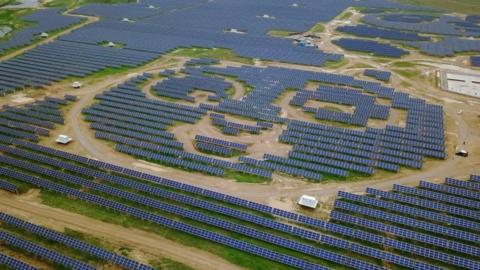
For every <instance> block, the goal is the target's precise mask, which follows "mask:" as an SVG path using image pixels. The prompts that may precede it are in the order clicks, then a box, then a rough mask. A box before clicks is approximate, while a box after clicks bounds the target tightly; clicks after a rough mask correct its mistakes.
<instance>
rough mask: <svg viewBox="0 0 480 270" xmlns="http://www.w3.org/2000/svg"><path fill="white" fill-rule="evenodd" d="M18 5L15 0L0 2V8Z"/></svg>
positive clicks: (1, 0)
mask: <svg viewBox="0 0 480 270" xmlns="http://www.w3.org/2000/svg"><path fill="white" fill-rule="evenodd" d="M16 3H18V2H17V1H16V0H0V7H3V6H8V5H14V4H16Z"/></svg>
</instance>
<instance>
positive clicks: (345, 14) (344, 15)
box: [338, 11, 353, 20]
mask: <svg viewBox="0 0 480 270" xmlns="http://www.w3.org/2000/svg"><path fill="white" fill-rule="evenodd" d="M352 15H353V13H352V12H350V11H347V12H345V13H343V14H342V15H341V16H340V17H339V18H338V19H339V20H348V19H350V17H352Z"/></svg>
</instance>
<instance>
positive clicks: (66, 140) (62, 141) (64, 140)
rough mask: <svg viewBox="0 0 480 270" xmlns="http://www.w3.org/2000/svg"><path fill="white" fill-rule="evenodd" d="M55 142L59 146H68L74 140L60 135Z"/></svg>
mask: <svg viewBox="0 0 480 270" xmlns="http://www.w3.org/2000/svg"><path fill="white" fill-rule="evenodd" d="M55 141H56V142H57V143H59V144H68V143H69V142H71V141H72V138H70V137H68V136H67V135H63V134H60V135H58V138H57V139H56V140H55Z"/></svg>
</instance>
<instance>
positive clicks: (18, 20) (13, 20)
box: [0, 0, 32, 41]
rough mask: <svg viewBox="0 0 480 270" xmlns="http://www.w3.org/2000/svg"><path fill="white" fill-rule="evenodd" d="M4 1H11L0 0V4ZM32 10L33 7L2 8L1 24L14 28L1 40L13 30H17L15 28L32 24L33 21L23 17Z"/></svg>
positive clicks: (0, 11)
mask: <svg viewBox="0 0 480 270" xmlns="http://www.w3.org/2000/svg"><path fill="white" fill-rule="evenodd" d="M2 1H5V3H7V4H8V2H10V1H9V0H0V6H1V3H2ZM11 2H14V1H11ZM31 12H32V10H31V9H0V25H2V26H9V27H10V28H12V31H10V33H8V34H7V35H6V36H5V37H3V38H0V41H1V40H3V39H5V38H8V37H9V36H10V35H11V34H12V33H13V32H15V30H19V29H21V28H23V27H25V26H28V25H30V24H32V22H28V21H25V20H23V19H22V17H23V16H25V15H28V14H29V13H31Z"/></svg>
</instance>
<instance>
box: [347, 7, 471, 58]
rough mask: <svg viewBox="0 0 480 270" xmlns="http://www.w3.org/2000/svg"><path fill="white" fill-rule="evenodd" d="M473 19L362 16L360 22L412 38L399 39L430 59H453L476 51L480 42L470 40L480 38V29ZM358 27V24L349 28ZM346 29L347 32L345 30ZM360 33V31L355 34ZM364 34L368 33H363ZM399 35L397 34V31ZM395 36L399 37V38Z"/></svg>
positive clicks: (389, 15) (407, 14) (406, 15)
mask: <svg viewBox="0 0 480 270" xmlns="http://www.w3.org/2000/svg"><path fill="white" fill-rule="evenodd" d="M472 18H474V17H470V18H469V17H466V18H462V17H457V16H453V15H433V16H431V15H421V14H409V13H405V14H390V13H384V14H380V15H379V14H366V15H365V16H364V17H363V18H362V21H363V22H364V23H366V24H368V25H370V26H375V27H378V28H383V29H388V31H407V32H408V33H409V35H411V36H412V39H410V40H409V39H406V38H405V39H403V40H401V43H404V44H406V45H409V46H412V47H415V48H417V49H419V50H420V51H421V52H423V53H426V54H429V55H432V56H440V57H444V56H453V55H455V53H461V52H478V51H480V42H479V41H478V40H475V39H472V38H471V37H478V36H480V26H479V25H478V23H476V21H475V20H474V19H472ZM357 27H358V28H362V27H363V24H362V25H358V26H353V27H352V28H354V29H357ZM347 30H350V31H354V30H351V29H350V27H347ZM359 32H362V31H359ZM365 32H369V31H366V30H365ZM400 33H401V32H400ZM400 33H399V34H398V36H399V37H401V36H403V35H402V34H400ZM420 34H435V35H439V36H440V37H441V38H440V39H438V40H430V39H428V38H426V37H424V36H419V37H420V38H424V40H420V39H419V40H414V39H413V37H414V36H415V35H417V36H418V35H420Z"/></svg>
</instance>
